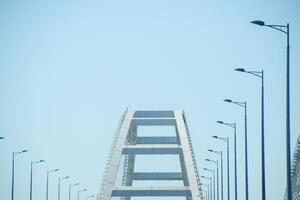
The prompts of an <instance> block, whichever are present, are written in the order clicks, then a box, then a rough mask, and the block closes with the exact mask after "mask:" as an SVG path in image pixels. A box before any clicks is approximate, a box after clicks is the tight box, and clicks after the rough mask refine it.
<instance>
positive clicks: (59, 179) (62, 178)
mask: <svg viewBox="0 0 300 200" xmlns="http://www.w3.org/2000/svg"><path fill="white" fill-rule="evenodd" d="M68 178H70V176H64V177H59V178H58V200H60V182H61V181H62V180H66V179H68Z"/></svg>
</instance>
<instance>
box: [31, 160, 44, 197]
mask: <svg viewBox="0 0 300 200" xmlns="http://www.w3.org/2000/svg"><path fill="white" fill-rule="evenodd" d="M44 161H45V160H38V161H31V166H30V200H32V175H33V174H32V170H33V165H36V164H38V163H42V162H44Z"/></svg>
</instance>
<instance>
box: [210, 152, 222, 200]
mask: <svg viewBox="0 0 300 200" xmlns="http://www.w3.org/2000/svg"><path fill="white" fill-rule="evenodd" d="M208 151H209V152H212V153H216V154H218V155H220V157H221V200H223V199H224V194H223V193H224V191H223V152H222V151H214V150H212V149H209V150H208Z"/></svg>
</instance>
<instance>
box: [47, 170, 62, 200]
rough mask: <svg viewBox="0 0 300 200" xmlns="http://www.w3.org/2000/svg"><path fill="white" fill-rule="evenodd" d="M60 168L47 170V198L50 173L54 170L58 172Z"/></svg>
mask: <svg viewBox="0 0 300 200" xmlns="http://www.w3.org/2000/svg"><path fill="white" fill-rule="evenodd" d="M58 170H59V169H53V170H47V183H46V200H48V196H49V194H48V190H49V174H50V173H52V172H57V171H58Z"/></svg>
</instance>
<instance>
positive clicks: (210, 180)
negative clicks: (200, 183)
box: [201, 176, 212, 200]
mask: <svg viewBox="0 0 300 200" xmlns="http://www.w3.org/2000/svg"><path fill="white" fill-rule="evenodd" d="M201 177H202V178H205V179H207V180H209V185H210V189H209V191H210V199H211V200H212V177H208V176H201Z"/></svg>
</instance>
